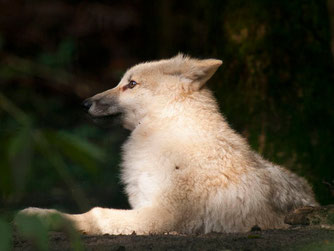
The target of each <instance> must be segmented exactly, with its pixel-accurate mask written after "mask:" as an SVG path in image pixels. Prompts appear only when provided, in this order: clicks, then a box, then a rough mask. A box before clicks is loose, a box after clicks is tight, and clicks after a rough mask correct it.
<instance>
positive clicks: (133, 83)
mask: <svg viewBox="0 0 334 251" xmlns="http://www.w3.org/2000/svg"><path fill="white" fill-rule="evenodd" d="M136 85H137V82H136V81H133V80H131V81H130V82H129V83H128V88H130V89H132V88H133V87H135V86H136Z"/></svg>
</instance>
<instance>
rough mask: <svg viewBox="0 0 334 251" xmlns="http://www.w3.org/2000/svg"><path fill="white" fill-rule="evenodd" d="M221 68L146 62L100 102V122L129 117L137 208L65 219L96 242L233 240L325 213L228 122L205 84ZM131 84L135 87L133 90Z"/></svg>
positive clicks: (205, 63) (127, 169) (305, 188)
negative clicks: (149, 237)
mask: <svg viewBox="0 0 334 251" xmlns="http://www.w3.org/2000/svg"><path fill="white" fill-rule="evenodd" d="M221 63H222V62H221V61H220V60H215V59H207V60H198V59H192V58H188V57H184V56H183V55H178V56H176V57H174V58H172V59H168V60H161V61H156V62H148V63H144V64H139V65H137V66H134V67H133V68H131V69H130V70H129V71H128V72H127V73H126V74H125V75H124V77H123V79H122V80H121V82H120V83H119V85H118V86H117V87H115V88H114V89H111V90H108V91H106V92H103V93H101V94H98V95H96V96H94V97H92V98H91V101H92V106H91V108H90V110H89V112H90V113H91V114H92V115H93V116H103V115H107V114H111V113H114V112H115V111H121V112H123V114H124V125H125V127H127V128H128V129H130V130H132V133H131V135H130V137H129V139H128V141H127V142H126V143H125V144H124V147H123V163H122V180H123V182H124V184H125V186H126V189H125V190H126V193H127V195H128V197H129V201H130V204H131V206H132V208H133V209H132V210H115V209H104V208H93V209H92V210H91V211H89V212H87V213H85V214H80V215H68V214H62V215H63V216H65V217H66V218H68V219H69V220H70V221H71V222H73V223H74V225H75V226H76V228H77V229H78V230H80V231H82V232H85V233H88V234H105V233H108V234H131V233H132V232H133V231H135V232H136V233H137V234H149V233H156V234H157V233H164V232H169V231H177V232H182V233H197V232H198V233H208V232H212V231H215V232H228V233H230V232H246V231H249V230H250V229H251V228H252V227H253V226H254V225H258V226H259V227H260V228H262V229H268V228H283V227H285V225H284V215H285V214H286V213H287V212H289V211H291V210H293V209H295V208H298V207H302V206H306V205H308V206H316V205H317V202H316V201H315V199H314V196H313V193H312V190H311V188H310V186H309V185H308V184H307V182H306V181H305V180H304V179H302V178H300V177H298V176H296V175H295V174H293V173H291V172H289V171H288V170H286V169H284V168H283V167H280V166H277V165H274V164H272V163H270V162H268V161H266V160H264V159H263V158H262V157H261V156H259V155H258V154H256V153H254V152H253V151H252V150H251V149H250V148H249V146H248V144H247V142H246V141H245V139H244V138H242V137H241V136H240V135H239V134H237V133H236V132H235V131H233V130H232V129H231V128H230V127H229V125H228V123H227V122H226V121H225V119H224V117H223V116H222V115H221V114H220V112H219V109H218V106H217V104H216V102H215V100H214V98H213V96H212V95H211V92H210V91H209V90H207V89H206V88H205V87H204V86H203V85H204V84H205V82H206V81H207V80H208V79H209V78H210V77H211V76H212V75H213V74H214V72H215V71H216V70H217V68H218V67H219V66H220V65H221ZM130 80H134V81H136V82H137V83H138V84H137V86H135V87H134V88H133V89H129V88H125V87H124V86H126V85H127V84H128V82H129V81H130ZM54 212H56V211H54V210H47V209H38V208H28V209H25V210H23V211H21V214H34V215H35V214H36V215H39V216H40V217H42V218H43V217H47V216H48V215H49V214H51V213H54Z"/></svg>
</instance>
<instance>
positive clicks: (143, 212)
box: [19, 207, 176, 234]
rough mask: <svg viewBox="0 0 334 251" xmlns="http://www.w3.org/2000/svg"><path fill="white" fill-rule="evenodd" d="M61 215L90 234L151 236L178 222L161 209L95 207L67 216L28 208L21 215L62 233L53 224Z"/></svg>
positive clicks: (48, 210) (50, 210)
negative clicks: (30, 217)
mask: <svg viewBox="0 0 334 251" xmlns="http://www.w3.org/2000/svg"><path fill="white" fill-rule="evenodd" d="M55 214H59V215H60V216H62V218H63V219H65V220H66V221H67V220H68V221H70V222H71V223H72V224H73V225H74V227H75V228H76V229H77V230H79V231H80V232H82V233H86V234H132V233H133V232H135V233H136V234H151V233H155V234H158V233H164V232H169V231H172V230H174V227H175V223H176V222H175V219H176V217H173V216H172V215H170V213H169V212H168V211H167V210H165V209H164V208H161V207H146V208H140V209H134V210H117V209H107V208H100V207H95V208H93V209H91V210H90V211H88V212H87V213H84V214H64V213H60V212H59V211H57V210H54V209H40V208H27V209H24V210H22V211H21V212H20V213H19V215H35V216H37V217H39V218H41V220H42V221H44V222H46V223H47V224H48V227H49V229H50V230H60V229H57V228H60V227H59V224H58V225H57V224H49V223H50V222H51V221H50V220H48V218H49V217H52V215H55Z"/></svg>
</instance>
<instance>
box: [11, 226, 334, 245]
mask: <svg viewBox="0 0 334 251" xmlns="http://www.w3.org/2000/svg"><path fill="white" fill-rule="evenodd" d="M81 241H82V243H83V245H84V247H85V249H86V250H315V249H316V250H334V231H332V230H328V229H321V228H312V227H299V228H295V229H289V230H267V231H254V232H249V233H239V234H218V233H212V234H205V235H149V236H139V235H130V236H125V235H123V236H122V235H118V236H115V235H103V236H82V237H81ZM49 247H50V250H72V248H71V244H70V241H69V239H68V238H67V236H66V235H65V234H63V233H50V235H49ZM14 250H36V247H35V246H34V245H33V243H32V242H30V241H27V240H23V239H21V238H20V237H18V236H15V237H14Z"/></svg>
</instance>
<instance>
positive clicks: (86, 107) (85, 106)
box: [81, 98, 93, 111]
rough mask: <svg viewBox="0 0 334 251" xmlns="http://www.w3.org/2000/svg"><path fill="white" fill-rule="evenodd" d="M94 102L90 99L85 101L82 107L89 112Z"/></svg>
mask: <svg viewBox="0 0 334 251" xmlns="http://www.w3.org/2000/svg"><path fill="white" fill-rule="evenodd" d="M92 104H93V102H92V101H91V100H90V99H89V98H88V99H85V100H84V101H83V102H82V103H81V105H82V107H83V108H85V109H86V110H87V111H88V110H89V108H90V107H91V106H92Z"/></svg>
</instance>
